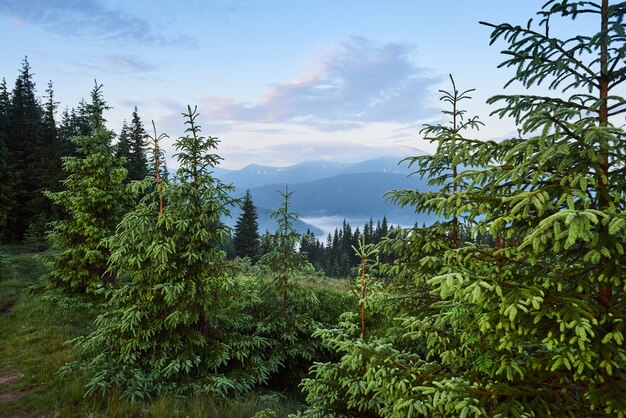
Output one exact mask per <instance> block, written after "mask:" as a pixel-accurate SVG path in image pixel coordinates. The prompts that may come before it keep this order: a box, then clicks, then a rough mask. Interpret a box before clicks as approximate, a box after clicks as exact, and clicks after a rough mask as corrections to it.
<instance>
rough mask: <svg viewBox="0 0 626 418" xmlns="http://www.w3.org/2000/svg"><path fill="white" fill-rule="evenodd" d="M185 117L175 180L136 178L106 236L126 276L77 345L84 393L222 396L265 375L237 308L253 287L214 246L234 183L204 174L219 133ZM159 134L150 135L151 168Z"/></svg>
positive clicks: (259, 344) (191, 115)
mask: <svg viewBox="0 0 626 418" xmlns="http://www.w3.org/2000/svg"><path fill="white" fill-rule="evenodd" d="M184 116H185V118H186V119H187V121H186V124H187V126H188V127H187V130H186V135H185V136H184V137H180V138H179V139H178V140H177V141H176V143H175V147H176V149H177V151H178V154H177V155H176V156H177V159H178V161H179V163H180V167H179V169H178V170H177V173H176V177H175V180H174V181H173V182H172V183H170V184H168V183H166V182H164V181H163V179H161V178H160V176H159V171H158V170H156V171H155V178H154V179H152V180H151V179H145V180H143V181H139V182H134V183H133V185H132V187H134V188H137V189H139V190H138V191H139V193H140V194H144V193H145V194H144V197H143V198H142V200H141V201H140V203H139V204H138V205H137V206H136V207H135V209H134V210H132V211H130V212H129V213H128V214H126V215H125V216H124V218H123V220H122V221H121V223H120V225H119V227H118V230H117V233H116V234H115V235H114V236H113V237H111V239H109V240H108V241H107V242H108V246H109V247H110V248H111V250H112V255H111V263H110V270H111V271H112V272H113V273H114V274H116V275H119V276H120V277H124V279H125V282H124V283H123V285H122V286H120V287H118V288H116V289H114V290H112V291H111V292H110V293H109V299H108V303H107V311H106V313H105V314H103V315H102V316H100V317H99V318H98V319H97V320H96V323H95V325H96V326H95V329H94V331H93V333H92V334H91V335H89V336H87V337H83V338H79V339H78V340H76V341H75V343H76V344H78V346H79V347H80V348H81V350H83V352H84V353H85V354H86V360H85V362H84V363H82V364H81V365H82V366H83V367H85V368H87V369H88V370H89V371H90V372H92V373H93V375H92V376H93V378H92V380H91V381H90V382H89V383H88V385H87V387H88V393H94V392H95V393H100V392H101V393H105V394H106V393H109V392H110V391H112V390H116V389H117V390H119V393H120V394H121V397H122V398H123V399H130V400H133V401H134V400H140V399H145V398H148V397H151V396H153V395H157V394H159V393H163V392H169V393H179V394H189V393H211V394H215V395H226V394H229V393H233V392H235V393H236V392H243V391H246V390H249V389H250V388H251V387H252V386H253V385H254V384H256V383H260V382H264V381H266V379H267V377H268V366H267V364H266V362H265V360H264V357H266V355H265V354H264V349H265V348H266V347H267V344H268V343H267V341H266V339H264V338H261V337H258V336H256V335H254V332H255V324H254V321H252V320H251V319H250V317H249V316H250V312H249V311H247V310H246V309H243V308H242V306H240V305H243V306H245V305H246V304H247V303H249V301H248V299H247V298H246V297H245V296H246V295H249V294H250V293H251V292H250V290H249V289H244V288H242V285H240V284H237V283H235V282H234V281H233V278H232V276H230V275H229V274H227V272H226V271H225V268H224V267H225V264H224V257H225V254H224V252H223V251H222V250H221V249H220V244H221V242H222V241H223V240H224V239H225V238H226V237H227V235H228V229H227V228H226V226H225V225H224V224H223V223H222V221H221V218H222V217H223V216H225V215H227V214H228V207H229V206H230V202H231V198H230V196H229V193H230V192H232V191H233V187H232V186H230V185H226V184H223V183H221V182H220V181H219V180H217V179H215V178H213V177H212V176H211V170H212V169H213V168H214V167H215V166H216V165H217V164H218V163H219V161H220V160H221V158H220V157H219V156H218V155H216V154H213V153H212V150H213V149H214V148H215V147H216V146H217V139H216V138H213V137H204V136H201V135H200V127H199V126H198V124H197V121H196V119H197V117H198V114H197V112H196V111H195V109H194V110H192V109H191V108H190V107H189V108H188V112H187V113H186V114H184ZM162 138H163V136H162V135H157V134H156V132H155V135H154V137H152V142H153V155H155V156H156V159H155V161H154V164H155V166H157V167H158V166H159V165H160V156H161V153H160V148H159V146H158V142H159V141H160V139H162ZM153 186H155V187H153ZM277 366H278V365H277V364H273V365H272V369H275V368H276V367H277ZM67 368H70V369H71V366H68V367H67Z"/></svg>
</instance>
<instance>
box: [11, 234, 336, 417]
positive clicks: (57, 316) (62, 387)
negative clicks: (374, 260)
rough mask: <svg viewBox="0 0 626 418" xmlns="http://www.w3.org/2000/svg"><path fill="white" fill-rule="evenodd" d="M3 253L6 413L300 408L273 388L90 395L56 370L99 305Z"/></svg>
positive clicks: (228, 413)
mask: <svg viewBox="0 0 626 418" xmlns="http://www.w3.org/2000/svg"><path fill="white" fill-rule="evenodd" d="M0 251H2V252H4V253H5V254H7V257H6V260H8V264H9V266H10V270H11V274H10V275H9V277H7V276H6V275H5V276H4V277H1V278H0V336H1V338H0V411H1V412H0V415H1V416H3V417H5V416H6V417H52V416H54V417H90V418H96V417H225V418H227V417H233V418H246V417H253V416H255V414H257V415H256V416H258V417H287V416H288V415H289V414H290V413H294V412H297V411H298V410H299V409H301V408H302V405H301V404H300V403H298V401H297V400H295V398H292V397H289V396H285V395H283V394H280V393H276V392H271V391H267V392H255V393H251V394H249V395H247V396H245V397H242V398H239V399H215V398H211V397H207V396H196V397H188V398H180V397H171V396H170V397H168V396H163V397H160V398H157V399H154V400H152V401H150V402H145V403H134V404H131V403H127V402H122V401H120V400H119V398H117V397H116V396H114V395H112V396H109V397H107V398H106V399H102V398H85V397H84V385H85V384H86V383H87V381H88V376H87V375H85V374H75V375H74V376H70V378H67V377H66V378H62V377H61V376H60V375H59V374H58V373H57V371H58V370H59V368H60V367H61V366H62V365H63V364H65V363H67V362H68V361H71V360H73V359H74V358H75V357H76V355H77V354H76V353H75V352H74V351H73V350H72V348H71V347H69V346H67V345H65V344H64V342H66V341H67V340H69V339H72V338H74V337H76V336H79V335H85V334H87V333H88V332H89V331H90V330H91V324H92V322H93V319H94V318H95V317H96V316H97V314H98V312H99V309H98V307H97V305H95V304H93V303H89V302H87V301H85V302H81V301H76V300H74V299H69V298H51V297H50V296H49V295H47V294H46V293H45V292H43V290H42V287H41V284H40V282H39V278H40V276H41V275H42V274H44V273H45V272H46V271H47V268H46V266H45V265H44V264H43V262H42V261H41V260H40V259H39V258H38V257H37V256H36V255H34V254H32V253H30V252H28V249H27V248H26V247H21V246H11V247H3V248H0ZM0 267H1V266H0ZM4 267H6V266H4ZM5 270H6V269H5ZM2 271H4V270H2V269H0V272H2ZM304 281H305V282H307V283H308V284H309V285H310V286H311V287H313V288H315V289H317V291H318V292H319V293H318V294H320V295H322V296H321V298H322V299H324V301H325V302H331V300H332V302H336V301H335V300H334V299H335V297H337V294H338V293H340V292H345V290H346V288H347V286H346V283H344V282H341V281H329V280H327V279H325V280H323V279H320V278H307V279H305V280H304ZM333 294H334V295H335V296H334V297H333ZM329 298H330V299H329ZM333 304H334V303H333Z"/></svg>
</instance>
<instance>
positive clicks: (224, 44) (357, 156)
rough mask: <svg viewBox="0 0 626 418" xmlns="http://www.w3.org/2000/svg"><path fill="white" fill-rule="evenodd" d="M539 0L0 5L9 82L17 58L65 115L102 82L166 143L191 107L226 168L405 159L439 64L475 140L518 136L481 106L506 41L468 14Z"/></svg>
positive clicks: (513, 9)
mask: <svg viewBox="0 0 626 418" xmlns="http://www.w3.org/2000/svg"><path fill="white" fill-rule="evenodd" d="M543 3H544V1H543V0H542V1H536V0H523V1H522V0H472V1H462V0H438V1H425V0H422V1H418V0H390V1H385V2H383V1H380V0H379V1H370V0H316V1H305V0H290V1H289V0H263V1H260V0H240V1H214V0H207V1H201V0H176V1H160V0H153V1H145V0H133V1H128V0H125V1H118V0H113V1H104V0H0V39H3V42H2V44H3V46H2V60H0V77H1V76H4V77H6V79H7V84H8V85H9V86H10V87H11V86H12V85H13V82H14V80H15V77H16V75H17V73H18V70H19V68H20V63H21V61H22V59H23V57H24V56H25V55H28V59H29V62H30V64H31V66H32V67H33V71H34V73H35V81H36V83H37V86H38V91H39V93H40V94H41V95H43V92H44V90H45V88H46V83H47V82H48V80H52V81H53V83H54V88H55V92H56V96H57V100H58V101H60V102H61V105H60V109H63V108H64V107H65V106H70V107H71V106H75V105H76V104H77V103H78V101H79V100H80V99H81V98H83V97H85V98H87V97H88V95H89V91H90V90H91V88H92V87H93V84H94V79H97V81H98V82H99V83H102V84H103V86H104V94H105V98H106V99H107V100H108V102H109V104H110V105H111V106H113V109H112V110H111V111H109V113H108V114H107V119H108V120H109V125H110V127H111V128H112V129H114V130H116V131H119V128H120V127H121V124H122V121H123V120H124V119H128V120H130V118H131V113H132V109H133V107H134V106H138V108H139V114H140V116H141V117H142V119H143V120H144V122H146V126H149V125H150V121H151V120H154V121H155V123H156V125H157V129H158V130H159V131H161V132H163V131H164V132H167V133H168V134H169V135H170V137H172V138H175V137H177V136H178V135H180V134H181V133H182V131H183V129H184V128H183V122H184V121H183V119H182V117H181V115H180V114H181V112H183V111H185V110H186V106H187V104H190V105H192V106H193V105H197V106H198V108H199V111H200V114H201V115H200V118H199V120H200V123H201V125H202V127H203V133H204V134H206V135H212V136H217V137H219V139H220V140H221V144H220V149H219V151H218V153H219V154H220V155H221V156H223V157H224V158H225V160H224V162H223V167H226V168H238V167H242V166H244V165H247V164H250V163H259V164H267V165H278V166H284V165H290V164H294V163H297V162H300V161H305V160H333V161H346V162H354V161H361V160H365V159H368V158H373V157H377V156H382V155H394V156H399V157H400V156H407V155H411V154H412V153H414V152H416V150H426V151H430V150H432V147H431V145H430V144H428V143H426V142H425V141H423V140H422V139H421V138H420V135H419V130H420V128H421V127H422V125H423V124H424V123H432V122H436V121H438V120H439V118H440V113H439V112H440V102H439V100H438V98H439V93H438V92H437V90H438V89H441V88H447V87H448V86H449V80H448V74H450V73H451V74H453V76H454V78H455V80H456V82H457V86H459V88H460V89H462V90H464V89H470V88H475V89H476V92H475V93H474V94H473V100H472V102H467V106H468V107H469V109H470V112H469V114H477V115H479V116H480V117H481V119H482V120H483V121H484V122H485V123H486V126H485V128H483V129H482V130H481V133H480V135H481V137H484V138H485V139H494V138H501V137H505V136H507V135H510V134H512V133H513V132H515V131H516V129H515V126H514V125H513V124H512V122H511V121H506V120H505V121H502V120H498V119H496V118H493V117H489V112H490V110H493V109H491V108H490V107H488V106H487V105H486V104H485V100H486V99H487V98H488V97H490V96H492V95H494V94H498V93H501V92H502V87H503V85H504V83H505V82H506V81H507V80H508V78H509V77H510V75H511V71H512V70H506V69H504V70H503V69H497V68H496V67H497V65H498V64H499V63H500V61H501V59H502V57H501V55H500V54H499V51H500V49H502V48H501V47H502V45H494V46H491V47H490V46H489V33H490V30H489V28H487V27H484V26H482V25H479V24H478V22H479V21H480V20H483V21H488V22H492V23H503V22H509V23H514V24H525V23H526V21H527V20H528V19H529V18H531V17H533V16H534V14H535V12H536V11H537V10H538V9H539V8H540V7H541V5H542V4H543ZM508 91H509V92H511V93H514V92H519V91H520V88H519V87H518V86H515V85H514V86H511V87H510V88H509V89H508ZM170 144H171V141H170ZM166 149H169V150H171V145H168V146H166ZM171 154H172V153H171V152H170V155H171Z"/></svg>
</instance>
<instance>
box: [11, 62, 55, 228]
mask: <svg viewBox="0 0 626 418" xmlns="http://www.w3.org/2000/svg"><path fill="white" fill-rule="evenodd" d="M10 97H11V104H10V107H9V111H8V121H7V122H8V124H7V144H6V145H7V149H8V151H9V154H10V156H11V157H10V158H11V160H12V161H13V167H14V170H15V178H16V181H17V184H16V187H15V191H16V199H17V204H16V205H14V206H13V210H12V213H11V214H10V219H11V223H10V224H9V225H8V228H7V234H8V237H9V238H10V239H13V240H15V239H21V238H22V237H23V235H24V233H25V232H26V229H27V227H28V224H29V223H30V222H31V221H32V218H33V217H34V216H35V215H37V214H38V212H39V210H40V209H41V207H40V205H38V204H37V202H41V191H40V186H41V184H42V182H45V181H46V180H47V179H46V178H45V177H42V166H43V165H44V164H45V161H47V160H46V155H45V152H46V151H47V150H46V149H45V146H44V134H43V109H42V107H41V104H40V103H39V100H38V99H37V97H36V87H35V82H34V81H33V73H32V70H31V67H30V64H29V62H28V59H27V58H24V60H23V61H22V68H21V70H20V73H19V75H18V77H17V79H16V80H15V86H14V88H13V91H12V93H11V96H10Z"/></svg>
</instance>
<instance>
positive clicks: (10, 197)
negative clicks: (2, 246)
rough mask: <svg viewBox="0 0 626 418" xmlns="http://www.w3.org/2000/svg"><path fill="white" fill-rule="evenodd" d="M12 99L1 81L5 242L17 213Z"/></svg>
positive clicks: (0, 223)
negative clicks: (10, 136) (10, 141)
mask: <svg viewBox="0 0 626 418" xmlns="http://www.w3.org/2000/svg"><path fill="white" fill-rule="evenodd" d="M10 106H11V99H10V96H9V93H8V91H7V85H6V80H5V79H4V78H3V79H2V82H1V83H0V178H1V179H2V181H0V196H2V199H0V242H3V241H4V239H5V235H6V230H7V227H8V225H9V224H11V223H13V222H14V219H12V218H11V214H15V210H14V207H15V205H16V200H15V194H16V179H15V169H14V167H13V166H12V164H11V161H10V154H9V150H8V147H7V142H8V126H9V108H10Z"/></svg>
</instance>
